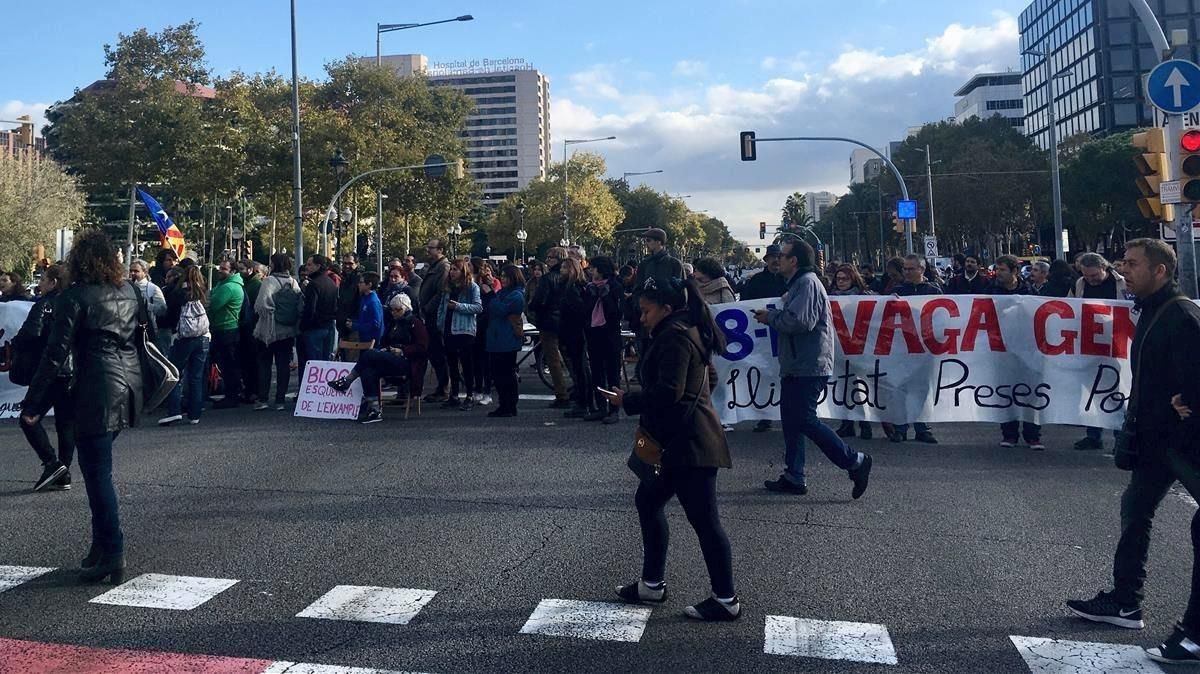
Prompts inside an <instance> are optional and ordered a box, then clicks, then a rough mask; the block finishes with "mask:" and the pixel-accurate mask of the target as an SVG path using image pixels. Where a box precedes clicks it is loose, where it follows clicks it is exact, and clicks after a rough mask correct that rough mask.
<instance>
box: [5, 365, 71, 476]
mask: <svg viewBox="0 0 1200 674" xmlns="http://www.w3.org/2000/svg"><path fill="white" fill-rule="evenodd" d="M50 400H51V402H52V404H53V407H54V432H55V434H56V435H57V436H58V452H57V453H56V452H55V451H54V447H51V446H50V436H48V435H47V434H46V428H45V427H44V426H42V423H43V422H44V421H45V420H46V419H45V417H43V418H41V419H38V421H37V423H36V424H33V425H32V426H29V425H26V424H25V419H24V418H23V417H22V418H21V421H20V422H19V423H20V426H21V432H22V433H24V434H25V440H26V441H28V442H29V446H30V447H33V451H34V452H36V453H37V456H38V459H40V460H41V462H42V465H49V464H51V463H54V462H55V461H58V462H60V463H62V464H63V465H65V466H70V465H71V461H72V460H73V459H74V458H75V416H74V412H75V406H74V405H73V404H72V403H71V400H70V391H69V390H68V386H67V380H65V379H58V380H56V381H55V382H54V385H53V387H52V388H51V393H50Z"/></svg>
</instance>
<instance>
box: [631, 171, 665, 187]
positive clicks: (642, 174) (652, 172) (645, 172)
mask: <svg viewBox="0 0 1200 674" xmlns="http://www.w3.org/2000/svg"><path fill="white" fill-rule="evenodd" d="M662 172H663V171H662V169H658V170H655V171H626V172H625V173H622V174H621V182H623V183H625V189H629V176H650V175H654V174H655V173H662Z"/></svg>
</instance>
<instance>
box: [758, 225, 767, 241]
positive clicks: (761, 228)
mask: <svg viewBox="0 0 1200 674" xmlns="http://www.w3.org/2000/svg"><path fill="white" fill-rule="evenodd" d="M758 238H760V239H763V240H766V238H767V223H765V222H760V223H758Z"/></svg>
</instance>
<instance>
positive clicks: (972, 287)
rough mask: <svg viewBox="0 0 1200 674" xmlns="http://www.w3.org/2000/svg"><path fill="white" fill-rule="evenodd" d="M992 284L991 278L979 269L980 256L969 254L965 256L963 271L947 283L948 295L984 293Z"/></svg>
mask: <svg viewBox="0 0 1200 674" xmlns="http://www.w3.org/2000/svg"><path fill="white" fill-rule="evenodd" d="M989 285H991V281H990V279H988V277H987V276H986V275H984V274H983V273H982V272H980V271H979V258H978V257H976V256H974V255H967V256H965V257H964V258H963V271H962V273H961V274H957V275H955V276H954V277H953V278H951V279H950V282H949V283H947V284H946V294H947V295H983V294H986V293H987V291H988V286H989Z"/></svg>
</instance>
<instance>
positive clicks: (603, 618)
mask: <svg viewBox="0 0 1200 674" xmlns="http://www.w3.org/2000/svg"><path fill="white" fill-rule="evenodd" d="M650 612H651V610H650V609H649V608H646V607H644V606H628V605H626V604H610V603H607V602H598V601H573V600H570V599H543V600H542V602H541V603H540V604H538V606H537V609H535V610H534V612H533V615H531V616H529V621H528V622H526V623H525V626H524V627H522V628H521V634H543V635H548V636H555V637H574V638H576V639H596V640H601V641H635V642H636V641H640V640H641V638H642V633H643V632H645V631H646V622H647V621H648V620H650Z"/></svg>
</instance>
